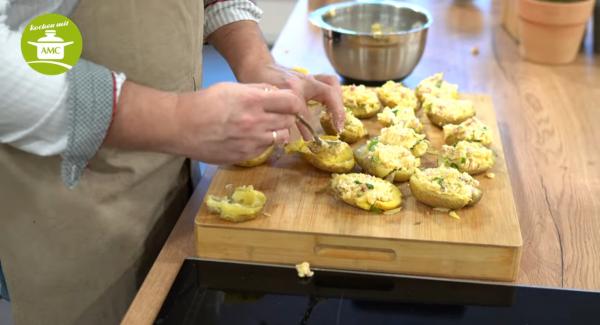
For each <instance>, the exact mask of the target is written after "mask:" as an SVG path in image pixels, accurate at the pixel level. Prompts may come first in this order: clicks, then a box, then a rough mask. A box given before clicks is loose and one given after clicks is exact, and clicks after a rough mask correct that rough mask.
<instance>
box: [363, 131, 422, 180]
mask: <svg viewBox="0 0 600 325" xmlns="http://www.w3.org/2000/svg"><path fill="white" fill-rule="evenodd" d="M354 158H356V162H357V163H358V164H359V165H360V167H362V169H363V171H364V172H366V173H368V174H371V175H373V176H377V177H381V178H388V179H393V180H394V181H396V182H404V181H407V180H408V179H409V178H410V176H412V174H414V173H415V171H416V170H417V169H418V167H419V166H420V165H421V160H420V159H419V158H416V157H415V156H413V154H412V153H411V152H410V150H408V149H406V148H404V147H401V146H394V145H389V144H383V143H381V142H379V139H377V138H373V139H371V140H370V141H369V142H367V143H366V144H364V145H362V146H360V147H358V148H357V149H356V150H355V151H354Z"/></svg>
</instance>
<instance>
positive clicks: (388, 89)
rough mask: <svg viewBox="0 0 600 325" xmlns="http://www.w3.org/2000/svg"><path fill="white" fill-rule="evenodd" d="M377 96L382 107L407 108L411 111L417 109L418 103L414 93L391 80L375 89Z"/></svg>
mask: <svg viewBox="0 0 600 325" xmlns="http://www.w3.org/2000/svg"><path fill="white" fill-rule="evenodd" d="M377 96H378V97H379V100H380V101H381V103H382V104H383V105H384V106H388V107H408V108H410V109H412V110H417V109H418V108H419V101H418V100H417V96H416V95H415V92H414V91H413V90H412V89H410V88H407V87H404V86H403V85H402V84H401V83H399V82H394V81H392V80H390V81H388V82H386V83H384V84H383V85H382V86H381V87H379V88H377Z"/></svg>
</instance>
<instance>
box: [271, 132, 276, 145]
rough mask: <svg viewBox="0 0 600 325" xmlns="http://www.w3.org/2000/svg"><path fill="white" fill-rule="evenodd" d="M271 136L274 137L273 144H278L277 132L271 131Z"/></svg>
mask: <svg viewBox="0 0 600 325" xmlns="http://www.w3.org/2000/svg"><path fill="white" fill-rule="evenodd" d="M271 135H272V136H273V144H277V131H271Z"/></svg>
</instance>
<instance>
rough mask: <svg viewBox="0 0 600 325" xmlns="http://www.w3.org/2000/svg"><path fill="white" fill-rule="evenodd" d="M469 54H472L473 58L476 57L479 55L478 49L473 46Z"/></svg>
mask: <svg viewBox="0 0 600 325" xmlns="http://www.w3.org/2000/svg"><path fill="white" fill-rule="evenodd" d="M471 54H472V55H473V56H477V55H479V47H477V46H473V47H472V48H471Z"/></svg>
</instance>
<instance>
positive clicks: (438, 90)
mask: <svg viewBox="0 0 600 325" xmlns="http://www.w3.org/2000/svg"><path fill="white" fill-rule="evenodd" d="M415 94H416V95H417V98H418V99H419V100H420V101H421V102H423V101H424V100H425V97H427V96H433V97H437V98H449V99H457V98H458V85H456V84H451V83H449V82H447V81H445V80H444V74H443V73H436V74H434V75H433V76H431V77H427V78H425V79H423V80H422V81H421V82H420V83H419V84H418V85H417V87H416V88H415Z"/></svg>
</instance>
